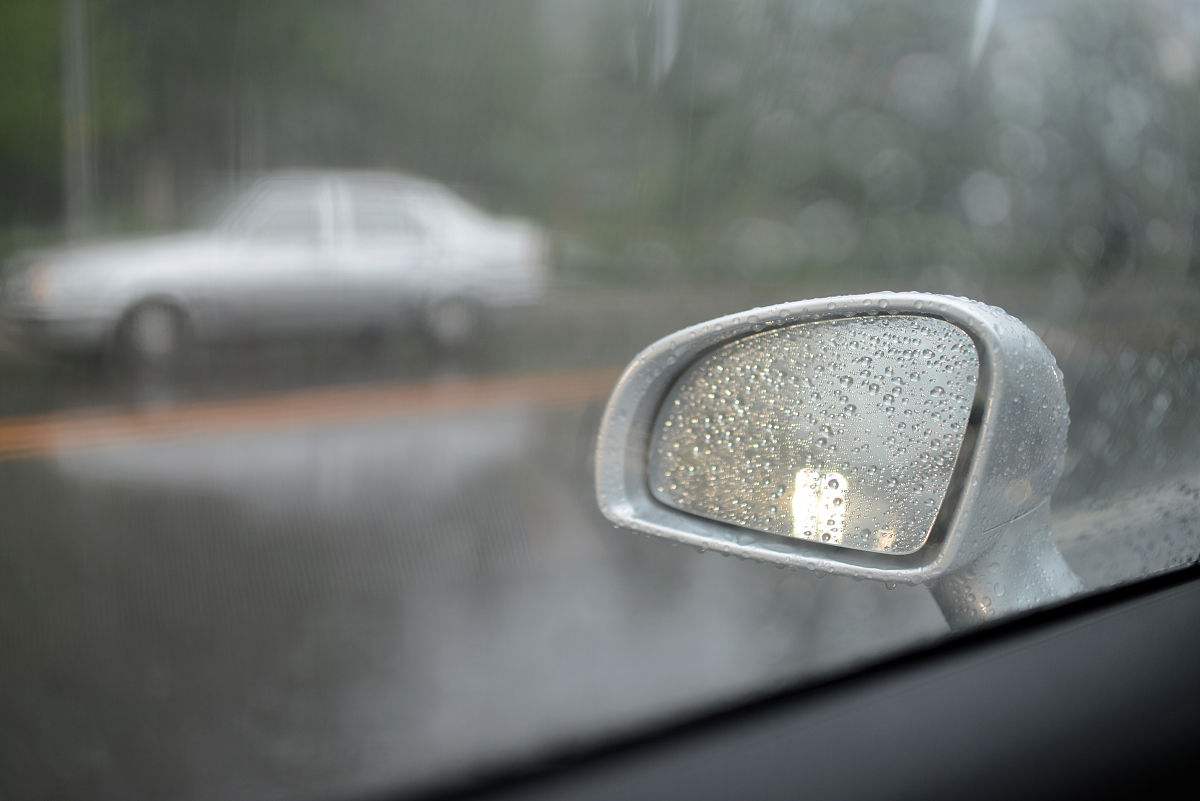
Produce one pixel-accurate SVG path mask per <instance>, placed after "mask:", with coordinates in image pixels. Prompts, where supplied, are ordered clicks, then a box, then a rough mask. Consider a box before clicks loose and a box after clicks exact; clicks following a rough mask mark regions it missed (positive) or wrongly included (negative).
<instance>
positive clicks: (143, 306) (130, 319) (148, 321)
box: [115, 301, 191, 369]
mask: <svg viewBox="0 0 1200 801" xmlns="http://www.w3.org/2000/svg"><path fill="white" fill-rule="evenodd" d="M190 346H191V330H190V328H189V326H188V320H187V315H186V314H184V312H183V310H182V309H180V308H179V307H178V306H175V305H174V304H171V303H168V302H165V301H146V302H144V303H139V304H138V305H136V306H134V307H133V308H131V309H130V310H129V311H128V312H126V313H125V315H124V316H123V317H122V318H121V322H120V324H119V325H118V326H117V333H116V341H115V350H116V356H117V359H118V360H119V361H120V362H121V363H122V364H124V365H126V366H130V367H136V368H152V369H165V368H169V367H176V366H178V365H179V364H180V363H181V362H182V361H183V359H184V357H185V355H186V354H187V352H188V351H189V349H190Z"/></svg>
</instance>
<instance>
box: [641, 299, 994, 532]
mask: <svg viewBox="0 0 1200 801" xmlns="http://www.w3.org/2000/svg"><path fill="white" fill-rule="evenodd" d="M978 375H979V357H978V354H977V352H976V349H975V344H974V342H973V341H972V340H971V338H970V337H969V336H968V335H967V334H966V332H964V331H963V330H962V329H960V328H958V327H957V326H954V325H952V324H950V323H948V322H946V321H944V320H939V319H934V318H930V317H920V316H902V315H897V316H879V317H854V318H847V319H841V320H824V321H818V322H811V323H800V324H797V325H792V326H787V327H784V328H777V329H772V330H769V331H765V332H763V333H759V334H754V335H752V336H748V337H745V338H742V339H738V340H735V341H733V342H730V343H729V344H727V345H723V346H721V347H719V348H716V349H715V350H712V351H710V352H709V353H707V354H705V355H704V356H702V357H701V358H700V359H698V360H697V361H696V362H695V363H694V364H693V365H691V366H690V367H689V368H688V369H687V370H686V371H685V372H684V373H683V374H682V375H681V376H680V378H679V380H677V381H676V383H675V385H674V386H673V387H672V389H671V391H670V392H669V393H668V395H667V397H666V399H665V401H664V403H663V406H662V408H661V409H660V411H659V413H658V417H657V420H656V422H655V428H654V435H653V441H652V442H651V447H650V489H651V492H653V494H654V495H655V497H656V498H658V500H660V501H661V502H663V503H665V504H667V505H669V506H671V507H674V508H676V509H679V510H681V511H684V512H690V513H692V514H696V515H700V516H702V517H706V518H710V519H712V520H717V521H721V522H724V523H731V524H734V525H738V526H742V527H744V528H747V529H753V530H755V531H759V532H764V533H767V534H774V535H780V536H784V537H796V538H802V539H807V540H813V541H815V542H821V543H825V544H828V545H832V546H841V547H845V548H854V549H857V550H863V551H876V552H880V553H887V554H907V553H912V552H914V551H916V550H918V549H920V547H921V546H922V545H924V544H925V541H926V540H927V539H928V538H929V532H930V530H931V528H932V527H933V523H934V520H935V519H936V517H937V514H938V509H939V508H940V506H941V503H942V500H943V498H944V497H945V494H946V490H947V488H948V486H949V484H950V479H951V476H952V474H953V472H954V466H955V462H956V460H957V458H958V455H959V451H960V449H961V447H962V443H963V437H964V435H965V432H966V428H967V421H968V418H969V416H970V411H971V404H972V402H973V400H974V396H975V386H976V382H977V379H978Z"/></svg>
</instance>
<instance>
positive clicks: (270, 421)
mask: <svg viewBox="0 0 1200 801" xmlns="http://www.w3.org/2000/svg"><path fill="white" fill-rule="evenodd" d="M618 375H619V371H617V370H613V369H607V368H606V369H597V370H575V371H569V372H557V373H542V374H533V375H518V376H511V375H510V376H496V377H476V378H455V379H445V380H437V381H426V382H421V383H404V384H387V385H378V384H377V385H366V386H357V387H339V388H326V389H311V390H303V391H296V392H286V393H280V394H275V395H267V396H260V397H252V398H245V399H241V400H229V401H202V402H196V403H188V404H183V405H180V406H173V407H166V408H159V409H148V410H145V411H115V410H111V409H105V410H91V411H80V412H56V413H50V414H42V415H29V416H23V417H9V418H0V459H13V458H20V457H28V456H40V455H45V454H50V453H55V452H58V451H64V450H75V449H79V448H88V447H95V446H98V445H115V444H124V443H133V442H144V441H151V440H162V439H175V438H180V437H191V436H197V435H202V434H225V433H231V432H239V431H270V430H279V429H286V428H293V427H298V426H312V425H328V424H331V423H345V422H358V421H363V420H371V419H380V418H388V417H404V416H412V415H419V414H438V413H442V412H462V411H471V410H478V409H485V408H492V407H502V406H510V405H536V406H562V405H571V404H578V403H586V402H588V401H592V400H597V399H600V398H603V397H604V396H605V395H607V394H608V392H609V391H610V390H611V389H612V387H613V385H614V384H615V383H616V380H617V377H618Z"/></svg>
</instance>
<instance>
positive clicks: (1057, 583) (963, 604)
mask: <svg viewBox="0 0 1200 801" xmlns="http://www.w3.org/2000/svg"><path fill="white" fill-rule="evenodd" d="M927 586H928V587H929V589H930V591H931V592H932V593H933V597H934V599H935V600H936V601H937V604H938V606H939V607H941V610H942V614H943V615H945V617H946V622H947V623H948V624H950V628H951V629H954V630H958V629H965V628H969V627H972V626H975V625H978V624H980V623H986V622H989V621H992V620H996V619H998V618H1001V617H1004V616H1006V615H1010V614H1013V613H1015V612H1022V611H1025V610H1028V609H1033V608H1036V607H1040V606H1044V605H1046V604H1050V603H1054V602H1055V601H1061V600H1063V599H1065V598H1068V597H1070V596H1072V595H1077V594H1078V593H1079V592H1080V591H1081V590H1082V586H1083V585H1082V583H1081V582H1080V580H1079V577H1078V576H1076V575H1075V573H1074V572H1073V571H1072V570H1071V568H1070V566H1069V565H1067V563H1066V560H1064V559H1063V556H1062V553H1061V552H1060V551H1059V550H1058V546H1057V545H1056V544H1055V542H1054V536H1053V533H1052V531H1051V528H1050V503H1049V501H1047V502H1045V503H1043V504H1041V505H1040V506H1038V507H1037V508H1035V509H1033V510H1031V511H1029V512H1027V513H1025V514H1023V515H1021V516H1020V517H1018V518H1016V519H1015V520H1012V521H1010V522H1008V523H1005V524H1004V525H1003V526H1002V527H1001V530H1000V531H999V533H998V536H997V537H996V541H995V543H994V544H993V545H992V546H991V547H990V548H989V549H988V550H987V551H985V552H984V553H983V554H982V555H981V556H980V557H979V558H978V559H976V560H975V561H974V562H972V563H971V564H969V565H967V566H966V567H964V568H962V569H961V570H956V571H955V572H953V573H950V574H948V575H945V576H942V577H941V578H938V579H934V580H933V581H930V582H929V583H928V585H927Z"/></svg>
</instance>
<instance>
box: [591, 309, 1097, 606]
mask: <svg viewBox="0 0 1200 801" xmlns="http://www.w3.org/2000/svg"><path fill="white" fill-rule="evenodd" d="M1067 420H1068V418H1067V404H1066V396H1065V393H1064V391H1063V383H1062V373H1061V372H1060V371H1059V370H1058V367H1057V365H1056V364H1055V362H1054V357H1053V356H1052V355H1051V354H1050V352H1049V350H1047V349H1046V346H1045V345H1044V344H1043V343H1042V342H1041V340H1039V339H1038V337H1037V336H1036V335H1035V334H1034V333H1033V332H1032V331H1030V330H1029V329H1028V328H1027V327H1026V326H1025V325H1023V324H1022V323H1021V322H1020V321H1019V320H1017V319H1015V318H1013V317H1011V316H1010V315H1008V314H1007V313H1005V312H1004V311H1002V310H1001V309H998V308H995V307H993V306H987V305H984V304H982V303H978V302H975V301H971V300H967V299H965V298H954V297H948V296H942V295H926V294H920V293H879V294H872V295H857V296H847V297H838V298H828V299H821V300H807V301H800V302H796V303H785V304H781V305H778V306H771V307H767V308H762V309H753V310H751V311H747V312H742V313H740V314H733V315H730V316H728V317H722V318H719V319H717V320H713V321H711V322H708V323H703V324H701V325H696V326H693V327H691V328H687V329H684V330H683V331H680V332H678V333H676V334H672V335H671V336H668V337H666V338H665V339H662V340H660V341H658V342H656V343H655V344H653V345H651V346H650V347H649V348H647V349H646V350H644V351H643V352H642V353H640V354H639V355H638V356H637V357H636V358H635V359H634V360H633V362H632V363H631V364H630V365H629V367H628V368H627V369H626V371H625V374H624V375H623V376H622V378H621V380H620V382H619V383H618V384H617V387H616V389H615V390H614V391H613V395H612V397H611V398H610V400H609V403H608V408H607V410H606V411H605V415H604V419H603V422H602V424H601V427H600V435H599V442H598V446H597V452H596V491H597V497H598V500H599V503H600V508H601V510H602V511H603V512H604V514H605V516H606V517H608V519H609V520H611V521H612V522H614V523H616V524H617V525H620V526H624V527H626V528H630V529H634V530H636V531H641V532H645V533H648V534H654V535H656V536H660V537H666V538H667V539H671V540H675V541H677V542H682V543H686V544H689V545H693V546H695V547H698V548H700V549H709V550H713V551H718V552H721V553H725V554H730V555H734V556H739V557H743V558H748V559H755V560H759V561H763V562H772V563H775V564H778V565H785V566H791V567H803V568H808V569H811V570H820V571H825V572H829V573H837V574H841V575H847V576H854V577H858V578H868V579H876V580H880V581H886V582H905V583H911V584H917V583H923V584H927V585H928V586H929V587H930V588H931V590H932V591H933V594H934V596H935V598H936V599H937V601H938V604H939V605H940V606H941V608H942V611H943V613H944V614H945V615H946V619H947V621H948V622H949V623H950V625H951V626H954V627H958V626H964V625H968V624H971V623H974V622H978V621H982V620H988V619H991V618H994V617H996V616H999V615H1002V614H1005V613H1009V612H1013V611H1018V610H1022V609H1027V608H1030V607H1033V606H1035V605H1039V604H1043V603H1046V602H1049V601H1052V600H1055V599H1059V598H1063V597H1066V596H1068V595H1071V594H1073V593H1076V592H1078V590H1079V589H1080V584H1079V580H1078V579H1077V578H1076V577H1075V575H1074V574H1073V573H1072V572H1071V570H1070V569H1069V568H1068V567H1067V565H1066V563H1065V562H1064V561H1063V559H1062V556H1061V555H1060V554H1059V552H1058V549H1057V547H1056V546H1055V544H1054V541H1053V539H1052V536H1051V532H1050V525H1049V501H1050V494H1051V492H1052V491H1053V490H1054V487H1055V484H1056V483H1057V482H1058V478H1059V476H1060V474H1061V472H1062V462H1063V454H1064V451H1065V446H1066V434H1067Z"/></svg>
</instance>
